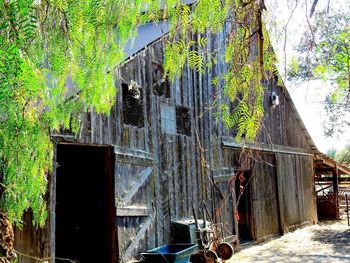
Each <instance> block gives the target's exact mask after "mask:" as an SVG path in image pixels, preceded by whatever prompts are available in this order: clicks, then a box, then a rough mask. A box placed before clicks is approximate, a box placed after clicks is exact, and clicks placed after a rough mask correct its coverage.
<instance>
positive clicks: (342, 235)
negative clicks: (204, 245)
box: [230, 220, 350, 263]
mask: <svg viewBox="0 0 350 263" xmlns="http://www.w3.org/2000/svg"><path fill="white" fill-rule="evenodd" d="M233 262H235V263H236V262H237V263H238V262H239V263H244V262H269V263H270V262H300V263H301V262H302V263H306V262H315V263H316V262H317V263H326V262H327V263H335V262H350V227H349V226H348V225H347V221H346V220H342V221H327V222H320V223H319V225H314V226H308V227H305V228H303V229H299V230H296V231H294V232H291V233H288V234H286V235H284V236H282V237H280V238H276V239H274V240H271V241H269V242H265V243H262V244H259V245H255V246H251V247H248V248H246V249H243V250H241V251H240V252H238V253H236V254H235V255H234V256H233V258H232V259H231V260H230V263H233Z"/></svg>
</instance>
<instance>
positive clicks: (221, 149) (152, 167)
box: [16, 24, 317, 262]
mask: <svg viewBox="0 0 350 263" xmlns="http://www.w3.org/2000/svg"><path fill="white" fill-rule="evenodd" d="M159 26H160V27H162V30H159ZM166 28H167V27H166V25H165V24H161V25H158V26H157V25H154V24H152V25H147V26H145V27H144V30H145V31H144V32H143V31H142V29H140V32H139V33H140V35H142V34H144V35H148V36H153V38H152V39H150V40H147V43H145V46H140V47H139V48H137V49H132V48H129V49H128V50H129V51H128V52H130V53H129V55H130V56H129V58H128V60H127V61H126V62H125V64H124V65H123V66H122V67H121V68H120V69H119V70H117V71H116V72H115V74H116V75H117V79H118V82H117V83H116V87H117V88H118V94H117V103H116V105H115V107H114V108H113V109H112V111H111V113H110V115H109V116H103V115H97V114H95V113H94V112H89V113H86V114H85V115H84V118H83V125H82V129H81V133H80V134H79V136H78V138H76V137H74V136H71V135H65V134H53V138H54V140H55V142H56V147H55V160H54V164H55V167H56V169H55V171H54V173H53V174H52V175H51V178H50V189H49V196H48V202H49V208H50V216H49V220H48V223H47V226H46V228H45V229H43V230H40V231H36V230H34V229H32V228H31V227H30V223H29V221H30V215H28V220H27V221H28V224H27V225H25V227H24V229H23V230H22V231H19V230H17V233H16V248H17V250H18V251H21V252H23V253H24V254H27V255H32V256H35V257H37V258H48V259H49V260H51V261H53V260H52V259H53V258H54V257H56V258H69V259H74V260H78V261H79V262H102V261H103V262H116V261H118V262H127V261H129V260H131V259H134V258H137V257H138V253H139V252H141V251H145V250H147V249H150V248H153V247H155V246H158V245H161V244H165V243H168V242H170V240H171V235H172V233H171V227H170V224H171V221H175V220H180V219H186V218H190V217H191V216H192V208H191V207H192V204H194V206H195V208H196V209H198V208H199V206H200V204H201V203H202V202H203V201H204V202H205V203H206V205H207V206H208V208H209V211H210V213H211V215H212V220H216V221H217V222H221V223H222V224H223V225H224V236H225V237H226V239H227V240H229V241H231V242H234V241H235V242H237V241H239V240H240V241H241V242H243V241H244V240H251V241H261V240H264V239H267V238H270V237H272V236H275V235H281V234H284V233H285V232H287V231H290V230H293V229H295V228H296V227H299V226H302V225H305V224H315V223H316V222H317V214H316V196H315V189H314V163H313V162H314V152H315V146H314V143H313V142H312V140H311V138H310V136H309V134H308V132H307V130H306V128H305V127H304V125H303V123H302V121H301V119H300V117H299V115H298V113H297V111H296V109H295V107H294V104H293V102H292V100H291V98H290V96H289V94H288V91H287V90H286V88H285V87H283V86H279V85H278V84H277V83H278V81H277V79H278V76H275V77H274V78H272V79H270V80H269V81H268V83H267V90H266V95H265V99H264V103H265V117H264V120H263V127H262V129H261V131H260V134H259V136H258V138H257V142H256V143H254V144H238V143H237V142H236V141H235V140H234V135H235V131H234V130H226V129H225V128H224V125H223V123H222V121H221V120H220V118H218V120H216V118H215V116H216V114H219V115H220V107H219V105H220V104H221V102H222V101H224V100H225V98H224V96H223V94H222V83H220V84H219V85H218V86H213V85H212V84H211V83H212V79H213V78H214V77H215V76H216V75H217V74H218V73H221V72H225V71H226V70H227V65H225V63H224V62H223V61H220V60H219V61H218V62H217V63H216V64H214V66H213V68H211V69H207V70H206V72H205V74H204V75H200V74H199V73H198V72H196V71H195V70H191V69H190V68H189V67H185V69H184V70H183V72H182V76H181V77H180V78H178V79H176V80H175V82H174V83H170V82H168V81H166V80H165V81H163V80H162V72H163V70H162V61H163V52H164V46H165V43H166V41H167V35H166V31H167V30H166ZM147 30H150V31H147ZM151 32H152V34H150V33H151ZM226 35H227V34H226V30H224V31H223V32H222V33H219V34H217V35H211V34H209V33H207V34H206V37H207V38H208V46H207V48H208V49H209V50H211V51H212V52H216V53H218V52H220V50H221V51H222V50H224V49H225V44H226ZM137 41H138V40H137V39H136V40H135V42H136V43H137ZM207 59H208V58H207ZM272 94H274V95H275V96H278V97H279V105H278V106H277V107H272V106H271V100H270V97H271V95H272ZM242 189H243V191H242ZM238 200H239V202H238V204H237V201H238ZM98 258H103V260H102V261H101V260H98ZM92 259H93V261H91V260H92ZM89 260H90V261H89ZM19 262H37V261H35V260H34V259H30V258H28V257H26V256H20V260H19Z"/></svg>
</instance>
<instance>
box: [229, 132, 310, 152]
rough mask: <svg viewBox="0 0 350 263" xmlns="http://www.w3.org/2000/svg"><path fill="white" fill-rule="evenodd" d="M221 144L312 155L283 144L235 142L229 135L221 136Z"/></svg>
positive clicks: (230, 146) (262, 150)
mask: <svg viewBox="0 0 350 263" xmlns="http://www.w3.org/2000/svg"><path fill="white" fill-rule="evenodd" d="M222 146H223V147H226V148H236V149H249V150H254V151H261V152H271V153H285V154H293V155H303V156H314V154H313V153H310V152H306V151H305V149H300V148H295V147H287V146H284V145H277V144H273V145H267V144H262V143H261V144H252V143H246V144H241V143H237V142H235V141H234V139H232V138H230V137H223V138H222Z"/></svg>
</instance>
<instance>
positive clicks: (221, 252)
mask: <svg viewBox="0 0 350 263" xmlns="http://www.w3.org/2000/svg"><path fill="white" fill-rule="evenodd" d="M216 253H217V254H218V256H219V258H221V259H223V260H228V259H230V258H231V257H232V256H233V247H232V246H231V245H230V244H229V243H227V242H222V243H220V244H219V245H218V247H217V249H216Z"/></svg>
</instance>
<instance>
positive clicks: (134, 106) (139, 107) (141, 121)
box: [122, 81, 145, 128]
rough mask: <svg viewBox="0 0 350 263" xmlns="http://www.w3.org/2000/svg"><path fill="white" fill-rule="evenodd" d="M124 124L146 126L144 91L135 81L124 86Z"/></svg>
mask: <svg viewBox="0 0 350 263" xmlns="http://www.w3.org/2000/svg"><path fill="white" fill-rule="evenodd" d="M122 96H123V123H124V124H128V125H133V126H137V127H139V128H140V127H144V126H145V118H144V112H143V93H142V89H141V88H139V87H138V86H137V84H136V83H135V82H133V81H131V83H130V84H129V85H128V84H126V83H123V84H122Z"/></svg>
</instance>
